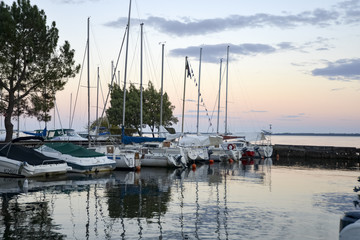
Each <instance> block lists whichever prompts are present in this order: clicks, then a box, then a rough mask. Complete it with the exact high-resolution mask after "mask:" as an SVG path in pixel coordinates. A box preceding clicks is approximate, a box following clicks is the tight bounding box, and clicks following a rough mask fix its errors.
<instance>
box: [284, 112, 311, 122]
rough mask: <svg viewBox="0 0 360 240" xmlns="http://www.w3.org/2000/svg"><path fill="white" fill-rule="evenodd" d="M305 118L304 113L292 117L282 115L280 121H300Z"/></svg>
mask: <svg viewBox="0 0 360 240" xmlns="http://www.w3.org/2000/svg"><path fill="white" fill-rule="evenodd" d="M304 117H305V113H298V114H294V115H284V116H282V117H281V118H280V120H284V121H301V120H302V119H303V118H304Z"/></svg>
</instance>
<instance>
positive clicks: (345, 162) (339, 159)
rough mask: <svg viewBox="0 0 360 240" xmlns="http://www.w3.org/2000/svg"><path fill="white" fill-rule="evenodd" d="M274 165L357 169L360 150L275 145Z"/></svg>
mask: <svg viewBox="0 0 360 240" xmlns="http://www.w3.org/2000/svg"><path fill="white" fill-rule="evenodd" d="M273 147H274V151H273V160H274V164H279V165H297V164H299V165H302V166H304V165H308V166H314V165H317V166H322V167H328V168H359V167H360V149H359V148H355V147H333V146H310V145H283V144H275V145H274V146H273Z"/></svg>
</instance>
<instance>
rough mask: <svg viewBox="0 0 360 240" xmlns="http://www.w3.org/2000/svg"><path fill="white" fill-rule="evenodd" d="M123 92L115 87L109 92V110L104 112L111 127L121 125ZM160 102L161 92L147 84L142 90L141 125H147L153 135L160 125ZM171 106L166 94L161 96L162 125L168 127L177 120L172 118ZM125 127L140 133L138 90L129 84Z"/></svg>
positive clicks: (172, 107)
mask: <svg viewBox="0 0 360 240" xmlns="http://www.w3.org/2000/svg"><path fill="white" fill-rule="evenodd" d="M123 94H124V91H123V89H121V88H120V87H119V85H116V84H115V86H114V87H113V89H112V92H111V100H110V105H111V106H110V108H109V109H108V110H107V111H106V113H107V117H108V120H109V122H110V124H112V125H122V113H123V96H124V95H123ZM160 101H161V92H160V91H157V90H156V89H155V88H154V85H153V84H152V83H151V82H149V84H148V87H147V88H146V89H144V90H143V124H146V125H149V127H150V129H151V131H152V132H153V133H154V132H156V129H157V128H158V127H159V125H160ZM174 109H175V106H173V105H172V104H171V102H170V100H169V97H168V95H167V94H166V93H164V94H163V116H162V125H163V126H165V127H170V126H172V124H176V123H177V122H178V119H177V118H176V117H174V116H173V111H174ZM125 117H126V119H125V126H124V127H126V128H133V129H136V130H137V131H138V133H140V89H137V88H136V87H135V85H134V84H130V87H129V89H128V90H127V91H126V109H125Z"/></svg>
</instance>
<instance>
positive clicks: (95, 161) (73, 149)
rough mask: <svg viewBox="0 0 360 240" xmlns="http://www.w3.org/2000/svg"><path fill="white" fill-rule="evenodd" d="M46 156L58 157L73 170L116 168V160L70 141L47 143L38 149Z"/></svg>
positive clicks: (86, 171) (95, 170)
mask: <svg viewBox="0 0 360 240" xmlns="http://www.w3.org/2000/svg"><path fill="white" fill-rule="evenodd" d="M36 150H37V151H39V152H40V153H42V154H44V155H45V156H49V157H53V158H58V159H61V160H64V161H66V162H67V164H68V165H69V166H71V167H72V170H71V172H78V173H89V172H101V171H111V170H113V169H115V168H116V162H115V160H112V159H108V157H107V156H106V155H105V154H102V153H98V152H95V151H92V150H89V149H87V148H84V147H82V146H79V145H75V144H73V143H70V142H64V143H62V142H56V143H55V142H54V143H46V144H44V145H42V146H41V147H39V148H37V149H36Z"/></svg>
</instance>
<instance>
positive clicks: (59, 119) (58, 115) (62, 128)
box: [55, 101, 63, 129]
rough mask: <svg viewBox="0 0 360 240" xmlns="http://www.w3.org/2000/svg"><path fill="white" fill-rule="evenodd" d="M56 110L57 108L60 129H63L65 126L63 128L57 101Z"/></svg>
mask: <svg viewBox="0 0 360 240" xmlns="http://www.w3.org/2000/svg"><path fill="white" fill-rule="evenodd" d="M55 108H56V113H57V115H58V118H59V123H60V128H61V129H63V126H62V123H61V118H60V113H59V109H58V107H57V104H56V101H55Z"/></svg>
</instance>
